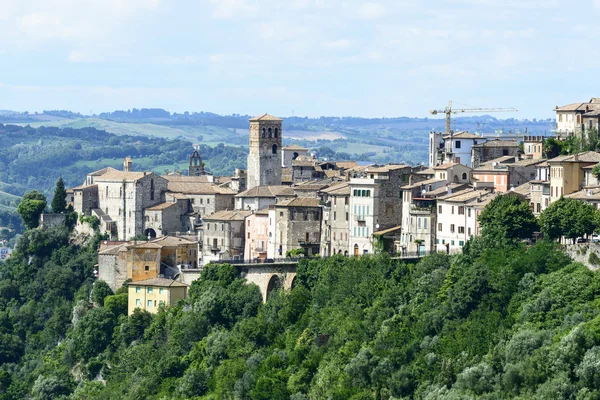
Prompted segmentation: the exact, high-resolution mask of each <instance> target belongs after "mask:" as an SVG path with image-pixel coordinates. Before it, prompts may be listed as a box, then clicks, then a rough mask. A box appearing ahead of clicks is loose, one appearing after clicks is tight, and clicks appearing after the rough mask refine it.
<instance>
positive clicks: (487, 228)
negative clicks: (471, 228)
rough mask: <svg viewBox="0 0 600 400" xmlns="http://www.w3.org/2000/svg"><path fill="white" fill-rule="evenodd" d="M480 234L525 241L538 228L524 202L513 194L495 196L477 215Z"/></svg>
mask: <svg viewBox="0 0 600 400" xmlns="http://www.w3.org/2000/svg"><path fill="white" fill-rule="evenodd" d="M478 220H479V223H480V226H481V234H482V235H483V236H487V237H494V238H496V239H499V238H506V239H510V240H512V239H527V238H531V237H532V235H533V232H535V231H536V229H537V228H538V225H537V221H536V219H535V217H534V215H533V214H532V212H531V210H530V209H529V205H528V204H527V202H526V201H523V200H521V199H520V198H519V197H518V196H516V195H513V194H505V195H498V196H496V197H495V198H494V199H493V200H492V201H491V202H490V203H489V204H488V205H487V206H486V207H485V209H484V210H483V212H482V213H481V214H480V215H479V218H478Z"/></svg>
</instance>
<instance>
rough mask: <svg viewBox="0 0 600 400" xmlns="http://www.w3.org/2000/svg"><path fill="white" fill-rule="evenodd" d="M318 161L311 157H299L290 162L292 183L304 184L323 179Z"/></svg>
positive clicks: (323, 175) (323, 174)
mask: <svg viewBox="0 0 600 400" xmlns="http://www.w3.org/2000/svg"><path fill="white" fill-rule="evenodd" d="M319 164H320V163H319V160H317V159H316V158H314V157H312V156H300V157H298V158H296V159H295V160H293V161H292V182H294V183H296V182H305V181H313V180H316V179H322V178H323V177H325V173H324V172H323V169H322V168H321V166H320V165H319Z"/></svg>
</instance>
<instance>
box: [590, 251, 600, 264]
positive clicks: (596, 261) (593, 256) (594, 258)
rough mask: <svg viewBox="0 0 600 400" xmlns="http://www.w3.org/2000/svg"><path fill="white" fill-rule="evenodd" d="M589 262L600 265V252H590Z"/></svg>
mask: <svg viewBox="0 0 600 400" xmlns="http://www.w3.org/2000/svg"><path fill="white" fill-rule="evenodd" d="M588 262H589V263H590V264H592V265H595V266H598V265H600V257H598V254H596V252H595V251H592V252H590V255H589V256H588Z"/></svg>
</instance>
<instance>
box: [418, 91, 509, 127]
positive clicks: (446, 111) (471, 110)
mask: <svg viewBox="0 0 600 400" xmlns="http://www.w3.org/2000/svg"><path fill="white" fill-rule="evenodd" d="M508 111H518V110H517V109H516V108H452V100H450V101H449V102H448V106H447V107H446V108H444V109H443V110H430V111H429V112H430V113H431V114H432V115H437V114H442V113H444V114H446V135H449V134H450V114H458V113H474V112H484V113H485V112H508Z"/></svg>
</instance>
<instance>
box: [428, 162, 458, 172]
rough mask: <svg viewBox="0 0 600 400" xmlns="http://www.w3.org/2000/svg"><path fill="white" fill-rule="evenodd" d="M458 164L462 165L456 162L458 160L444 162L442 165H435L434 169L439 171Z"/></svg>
mask: <svg viewBox="0 0 600 400" xmlns="http://www.w3.org/2000/svg"><path fill="white" fill-rule="evenodd" d="M456 165H461V164H459V163H456V162H449V163H445V164H442V165H438V166H435V167H433V170H434V171H437V170H442V171H443V170H445V169H449V168H452V167H454V166H456Z"/></svg>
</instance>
